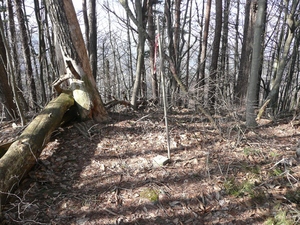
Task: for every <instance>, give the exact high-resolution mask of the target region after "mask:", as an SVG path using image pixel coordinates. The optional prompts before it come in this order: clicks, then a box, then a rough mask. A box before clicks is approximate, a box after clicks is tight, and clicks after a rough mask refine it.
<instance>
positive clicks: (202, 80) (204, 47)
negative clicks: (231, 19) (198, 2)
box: [197, 0, 211, 96]
mask: <svg viewBox="0 0 300 225" xmlns="http://www.w3.org/2000/svg"><path fill="white" fill-rule="evenodd" d="M210 11H211V0H207V2H206V7H205V22H204V31H203V40H202V47H201V50H202V51H201V56H200V61H199V65H200V66H199V80H198V88H197V89H199V87H203V86H204V84H205V64H206V53H207V43H208V33H209V22H210ZM199 91H200V90H198V93H199ZM198 96H199V95H198Z"/></svg>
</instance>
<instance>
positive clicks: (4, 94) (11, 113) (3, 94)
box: [0, 35, 17, 120]
mask: <svg viewBox="0 0 300 225" xmlns="http://www.w3.org/2000/svg"><path fill="white" fill-rule="evenodd" d="M6 67H7V58H6V50H5V45H4V43H3V38H2V35H1V36H0V80H1V82H0V100H1V102H3V104H4V107H5V109H4V112H5V117H6V119H8V120H11V119H13V118H15V117H16V115H15V113H16V112H17V107H16V105H15V104H14V98H13V92H12V89H11V87H10V83H9V81H8V74H7V70H6ZM1 107H2V106H1Z"/></svg>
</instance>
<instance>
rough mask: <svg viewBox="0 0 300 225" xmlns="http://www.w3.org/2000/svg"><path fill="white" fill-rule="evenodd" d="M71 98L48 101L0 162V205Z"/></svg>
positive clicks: (25, 173) (68, 104)
mask: <svg viewBox="0 0 300 225" xmlns="http://www.w3.org/2000/svg"><path fill="white" fill-rule="evenodd" d="M73 104H74V99H73V98H72V97H71V96H70V95H68V94H65V93H62V94H60V95H59V97H58V98H56V99H54V100H52V101H51V102H50V103H49V104H48V105H47V106H46V107H45V108H44V110H42V111H41V113H40V114H39V115H38V116H37V117H36V118H35V119H34V120H33V121H32V122H31V123H30V124H29V125H28V126H27V128H26V129H25V130H24V131H23V133H22V134H21V135H20V137H19V138H18V139H17V140H16V141H15V142H13V143H12V144H11V145H10V147H9V149H8V150H7V152H6V153H5V155H4V156H3V157H2V158H1V159H0V205H1V204H4V203H5V202H6V200H7V196H8V195H9V193H10V192H11V191H13V189H15V188H16V187H17V186H18V184H19V183H20V181H21V180H22V178H24V177H25V176H26V175H27V173H28V172H29V171H30V169H31V168H32V166H33V165H34V164H35V163H36V160H37V158H38V157H39V155H40V154H41V152H42V149H43V148H44V147H45V146H46V144H47V143H48V141H49V139H50V136H51V134H52V132H53V131H54V130H55V129H56V128H57V127H58V126H59V125H60V123H61V121H62V118H63V115H64V114H65V112H66V111H67V110H68V109H69V108H70V107H71V106H72V105H73Z"/></svg>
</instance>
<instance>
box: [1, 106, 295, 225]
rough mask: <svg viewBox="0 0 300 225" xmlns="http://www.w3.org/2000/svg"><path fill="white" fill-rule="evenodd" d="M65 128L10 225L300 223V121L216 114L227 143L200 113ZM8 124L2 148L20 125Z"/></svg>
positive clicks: (24, 185)
mask: <svg viewBox="0 0 300 225" xmlns="http://www.w3.org/2000/svg"><path fill="white" fill-rule="evenodd" d="M112 117H113V121H112V122H111V123H109V124H94V123H93V122H92V121H88V122H84V123H80V124H79V125H76V126H75V125H74V124H73V125H72V124H70V125H68V126H65V127H62V128H59V129H58V130H56V131H55V132H54V133H53V135H52V138H51V141H50V142H49V143H48V145H47V146H46V147H45V149H44V150H43V152H42V154H41V156H40V158H39V159H38V161H37V164H36V166H35V167H34V169H33V170H32V171H31V172H30V173H29V176H28V177H27V178H25V179H24V180H23V181H22V182H21V183H20V187H19V188H18V190H17V191H16V192H15V193H14V194H13V196H12V198H11V201H10V203H8V204H7V205H5V206H4V207H3V209H2V215H1V218H0V219H1V220H2V223H1V224H51V225H52V224H53V225H54V224H57V225H58V224H72V225H73V224H74V225H75V224H80V225H92V224H170V225H171V224H297V223H300V222H299V221H300V211H299V210H300V207H299V206H300V205H299V204H300V189H299V180H300V170H299V169H300V166H299V161H298V159H297V158H296V155H295V147H296V146H297V143H298V139H299V136H300V127H299V125H300V121H298V120H297V119H295V120H291V118H285V119H279V120H277V121H276V122H272V121H271V120H268V119H262V120H260V121H259V124H260V125H259V127H258V128H256V129H246V128H245V126H244V122H242V120H241V121H239V120H238V119H237V118H238V117H231V116H218V117H217V116H215V119H216V120H217V121H218V124H219V125H220V127H221V130H222V136H221V135H220V134H219V133H218V131H216V130H215V129H214V128H213V127H212V126H211V124H210V123H209V122H208V120H207V119H206V118H205V117H204V116H201V115H200V114H199V113H196V112H194V111H191V110H186V109H181V110H179V109H176V110H173V112H172V113H171V114H169V117H168V121H169V130H170V140H171V160H170V162H169V163H168V164H167V165H165V166H163V167H160V166H157V165H155V164H153V158H154V157H155V156H157V155H164V156H167V144H166V134H165V127H164V118H163V112H162V111H159V110H148V111H144V112H126V114H124V113H120V114H118V113H114V114H113V116H112ZM12 124H13V123H12V122H2V123H1V134H2V135H1V137H0V143H3V142H6V141H9V140H10V139H11V138H13V137H15V136H16V134H17V133H18V132H19V130H18V129H20V128H13V126H12Z"/></svg>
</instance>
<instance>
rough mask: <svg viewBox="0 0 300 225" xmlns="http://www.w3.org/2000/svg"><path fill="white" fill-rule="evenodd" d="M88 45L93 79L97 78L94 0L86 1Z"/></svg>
mask: <svg viewBox="0 0 300 225" xmlns="http://www.w3.org/2000/svg"><path fill="white" fill-rule="evenodd" d="M88 20H89V33H88V35H89V46H88V53H89V58H90V64H91V68H92V72H93V77H94V79H95V81H96V80H97V18H96V0H89V1H88Z"/></svg>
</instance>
